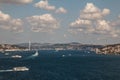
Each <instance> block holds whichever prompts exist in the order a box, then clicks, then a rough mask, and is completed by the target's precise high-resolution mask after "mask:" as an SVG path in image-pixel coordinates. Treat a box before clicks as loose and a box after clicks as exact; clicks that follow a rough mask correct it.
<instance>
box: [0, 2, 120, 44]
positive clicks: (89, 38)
mask: <svg viewBox="0 0 120 80" xmlns="http://www.w3.org/2000/svg"><path fill="white" fill-rule="evenodd" d="M119 3H120V1H118V0H116V1H113V0H106V1H104V0H99V1H96V0H76V1H75V0H70V1H67V0H0V43H24V42H28V41H29V40H30V41H31V42H39V43H69V42H79V43H86V44H114V43H120V10H119V9H118V8H119Z"/></svg>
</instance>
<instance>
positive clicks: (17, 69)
mask: <svg viewBox="0 0 120 80" xmlns="http://www.w3.org/2000/svg"><path fill="white" fill-rule="evenodd" d="M28 70H29V68H27V67H14V68H13V71H28Z"/></svg>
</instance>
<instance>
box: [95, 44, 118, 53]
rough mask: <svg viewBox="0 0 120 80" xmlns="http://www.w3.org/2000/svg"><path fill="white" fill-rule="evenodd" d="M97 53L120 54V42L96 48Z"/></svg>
mask: <svg viewBox="0 0 120 80" xmlns="http://www.w3.org/2000/svg"><path fill="white" fill-rule="evenodd" d="M95 51H96V53H97V54H120V44H112V45H106V46H104V47H102V48H95Z"/></svg>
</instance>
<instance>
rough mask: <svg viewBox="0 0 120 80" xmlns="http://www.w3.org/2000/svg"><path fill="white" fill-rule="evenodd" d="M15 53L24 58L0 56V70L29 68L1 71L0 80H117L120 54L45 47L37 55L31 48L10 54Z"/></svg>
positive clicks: (119, 68) (119, 73)
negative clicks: (27, 69) (55, 49)
mask: <svg viewBox="0 0 120 80" xmlns="http://www.w3.org/2000/svg"><path fill="white" fill-rule="evenodd" d="M17 53H19V54H22V56H25V57H23V58H21V59H12V58H0V70H9V69H12V68H13V67H20V66H25V67H27V68H29V71H22V72H20V71H19V72H17V71H16V72H15V71H8V72H7V71H6V72H0V80H120V56H112V55H96V54H95V53H94V52H89V51H76V50H73V51H54V50H49V51H48V50H44V51H39V55H38V56H36V57H32V54H34V51H32V52H22V53H21V52H15V53H14V52H12V53H11V55H12V54H17ZM28 54H29V55H28ZM26 55H27V56H26ZM63 55H64V56H63ZM28 57H29V58H28Z"/></svg>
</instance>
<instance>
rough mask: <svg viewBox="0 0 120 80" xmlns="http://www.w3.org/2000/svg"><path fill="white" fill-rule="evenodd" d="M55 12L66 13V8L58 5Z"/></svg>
mask: <svg viewBox="0 0 120 80" xmlns="http://www.w3.org/2000/svg"><path fill="white" fill-rule="evenodd" d="M56 13H64V14H65V13H67V10H66V9H64V8H63V7H60V8H58V9H57V10H56Z"/></svg>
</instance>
